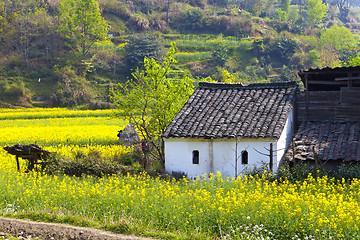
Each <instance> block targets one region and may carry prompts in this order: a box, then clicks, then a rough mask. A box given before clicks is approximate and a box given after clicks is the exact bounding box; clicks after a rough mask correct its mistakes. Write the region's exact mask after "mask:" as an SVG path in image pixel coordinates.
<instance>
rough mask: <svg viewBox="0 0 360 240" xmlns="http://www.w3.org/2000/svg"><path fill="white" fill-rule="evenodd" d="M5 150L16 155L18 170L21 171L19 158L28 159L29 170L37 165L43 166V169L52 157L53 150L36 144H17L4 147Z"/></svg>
mask: <svg viewBox="0 0 360 240" xmlns="http://www.w3.org/2000/svg"><path fill="white" fill-rule="evenodd" d="M4 150H5V151H7V152H8V153H10V154H11V155H15V156H16V164H17V170H18V171H20V162H19V158H22V159H26V160H27V171H32V170H33V169H34V167H35V166H36V165H41V168H42V169H43V168H44V167H45V165H46V160H47V159H48V158H49V157H50V154H51V152H49V151H46V150H43V149H41V147H39V146H38V145H36V144H30V145H22V144H16V145H14V146H7V147H4Z"/></svg>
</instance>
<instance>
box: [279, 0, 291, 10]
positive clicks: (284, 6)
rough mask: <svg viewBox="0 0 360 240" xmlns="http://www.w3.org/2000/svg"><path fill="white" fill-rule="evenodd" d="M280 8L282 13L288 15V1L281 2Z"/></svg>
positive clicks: (282, 0)
mask: <svg viewBox="0 0 360 240" xmlns="http://www.w3.org/2000/svg"><path fill="white" fill-rule="evenodd" d="M280 7H281V10H282V11H284V12H286V13H288V12H289V8H290V0H281V1H280Z"/></svg>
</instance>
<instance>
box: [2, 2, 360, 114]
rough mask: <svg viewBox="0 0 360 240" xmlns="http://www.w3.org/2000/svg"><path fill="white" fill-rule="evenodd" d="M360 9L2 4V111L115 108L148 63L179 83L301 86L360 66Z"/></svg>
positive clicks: (329, 5) (346, 5)
mask: <svg viewBox="0 0 360 240" xmlns="http://www.w3.org/2000/svg"><path fill="white" fill-rule="evenodd" d="M359 32H360V8H359V3H358V2H356V1H355V0H292V1H291V0H266V1H260V0H185V1H180V0H132V1H128V0H99V1H96V0H81V1H78V0H26V1H20V0H11V1H10V0H1V1H0V63H1V64H0V107H19V106H21V107H78V108H83V109H103V108H111V107H112V104H111V97H110V95H111V92H112V91H113V89H114V88H117V86H118V84H123V83H125V82H127V81H135V80H133V79H134V76H133V73H134V72H135V71H136V69H143V68H144V57H148V58H150V59H151V58H153V59H155V60H157V61H160V62H161V61H163V59H164V57H165V53H166V52H167V51H168V49H169V48H170V47H171V45H172V43H174V45H175V48H176V52H175V55H174V58H175V60H176V61H177V63H176V64H174V65H173V69H172V71H171V73H170V74H171V79H181V78H182V77H183V76H187V77H190V78H191V79H193V80H194V82H195V83H196V82H198V81H204V80H205V81H207V80H213V81H219V82H243V83H250V82H276V81H298V78H297V72H298V71H299V70H300V69H309V68H323V67H336V66H348V65H357V64H358V63H359V62H360V59H359V56H358V55H357V53H358V50H359Z"/></svg>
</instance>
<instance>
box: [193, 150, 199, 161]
mask: <svg viewBox="0 0 360 240" xmlns="http://www.w3.org/2000/svg"><path fill="white" fill-rule="evenodd" d="M193 164H199V151H198V150H194V151H193Z"/></svg>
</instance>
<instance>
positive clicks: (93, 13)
mask: <svg viewBox="0 0 360 240" xmlns="http://www.w3.org/2000/svg"><path fill="white" fill-rule="evenodd" d="M59 17H60V19H61V20H60V32H61V33H62V34H64V36H65V38H66V39H67V40H68V45H69V46H70V47H71V48H75V49H76V48H77V47H78V46H79V47H80V51H81V53H82V55H83V56H85V55H86V54H87V53H88V52H89V50H90V48H91V46H92V45H93V44H94V43H95V42H97V41H101V40H104V39H105V37H106V34H107V32H108V24H107V22H106V21H105V20H104V18H103V17H102V16H101V13H100V8H99V4H98V2H97V1H95V0H80V1H79V0H61V2H60V6H59Z"/></svg>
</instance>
